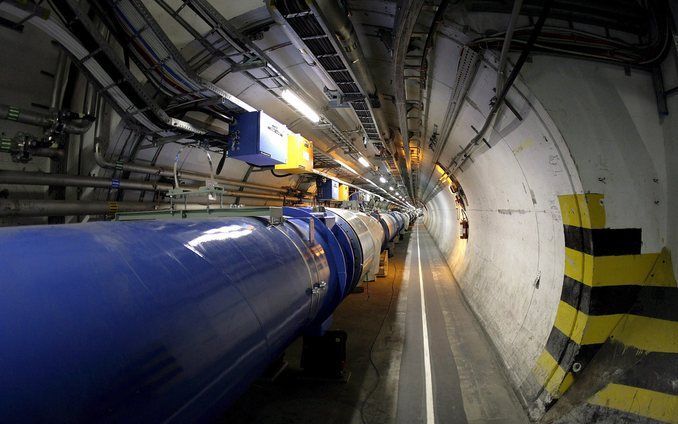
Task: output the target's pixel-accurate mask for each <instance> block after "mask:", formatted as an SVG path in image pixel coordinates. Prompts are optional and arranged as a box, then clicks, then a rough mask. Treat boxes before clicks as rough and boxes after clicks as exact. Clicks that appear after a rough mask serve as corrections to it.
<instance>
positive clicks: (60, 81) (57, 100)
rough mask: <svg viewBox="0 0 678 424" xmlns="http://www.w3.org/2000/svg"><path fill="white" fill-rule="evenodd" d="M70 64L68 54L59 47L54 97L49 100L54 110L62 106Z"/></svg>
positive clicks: (53, 88)
mask: <svg viewBox="0 0 678 424" xmlns="http://www.w3.org/2000/svg"><path fill="white" fill-rule="evenodd" d="M68 65H69V59H68V55H67V54H66V53H65V52H64V51H63V50H62V49H59V55H58V58H57V66H56V72H55V73H54V85H53V86H52V98H51V100H50V102H49V106H50V108H52V109H54V110H56V109H59V108H61V100H62V99H61V97H62V95H63V89H64V81H66V80H67V79H68V71H69V66H68Z"/></svg>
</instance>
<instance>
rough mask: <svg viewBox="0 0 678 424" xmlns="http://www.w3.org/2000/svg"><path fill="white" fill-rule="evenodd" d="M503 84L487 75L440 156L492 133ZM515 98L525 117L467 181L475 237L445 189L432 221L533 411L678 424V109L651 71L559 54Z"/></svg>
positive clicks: (431, 210)
mask: <svg viewBox="0 0 678 424" xmlns="http://www.w3.org/2000/svg"><path fill="white" fill-rule="evenodd" d="M672 65H673V64H669V65H668V66H672ZM667 73H668V72H667ZM495 75H496V74H495V73H494V71H493V70H492V69H490V68H488V67H483V68H482V69H479V73H478V75H477V76H476V78H475V79H474V82H473V84H472V86H471V89H470V90H469V93H468V96H467V102H466V103H465V106H464V107H463V109H462V111H461V114H460V116H459V119H458V121H457V123H456V124H455V127H454V129H453V131H452V133H451V136H450V139H449V140H448V148H447V149H446V150H445V152H444V154H443V156H442V157H441V160H440V162H442V163H445V164H446V163H449V161H450V160H451V159H452V154H451V152H455V153H456V152H458V151H459V149H460V147H461V146H463V145H465V144H466V143H468V141H469V140H470V139H471V138H472V135H473V134H472V133H469V131H468V129H469V128H470V126H471V125H473V126H474V127H476V128H480V127H481V126H482V124H483V121H484V117H485V116H486V114H487V112H488V110H487V109H488V107H485V109H482V107H478V105H487V104H488V103H489V102H488V101H487V99H488V98H490V97H491V96H492V95H493V92H491V84H487V81H494V78H495ZM672 83H674V82H668V83H667V86H672ZM509 100H510V101H511V103H512V104H513V105H514V106H515V108H516V109H518V111H519V112H520V114H521V115H522V117H523V120H522V121H519V120H518V119H517V118H516V116H515V115H514V114H512V113H511V112H510V111H504V112H503V114H502V115H501V116H500V117H499V119H498V120H497V122H496V123H495V127H494V130H493V131H492V133H491V134H488V135H487V136H486V138H487V140H488V142H489V144H490V145H491V146H492V147H491V148H487V147H482V148H481V149H480V150H478V151H477V152H475V153H474V154H473V155H472V158H471V160H469V161H467V162H466V164H465V165H464V166H463V167H462V169H461V170H459V171H457V172H456V173H455V177H456V178H457V180H458V182H459V183H460V185H461V187H462V189H463V190H464V193H465V195H466V198H467V200H468V204H467V205H466V215H467V216H468V222H469V238H468V240H462V239H460V238H459V235H458V234H459V223H458V220H459V211H458V207H459V205H457V204H456V203H455V198H454V194H453V193H452V192H451V191H450V190H449V189H448V188H445V189H443V190H442V191H440V192H439V193H438V194H437V195H436V196H435V197H434V198H432V199H431V200H430V201H429V202H428V203H427V204H426V210H425V218H424V222H425V224H426V226H427V227H428V229H429V231H430V232H431V234H432V235H433V237H434V238H435V239H436V241H437V243H438V245H439V247H440V250H441V252H442V253H443V255H444V256H445V258H446V259H447V262H448V264H449V265H450V267H451V269H452V272H453V274H454V276H455V278H456V280H457V281H458V283H459V285H460V286H461V288H462V291H463V293H464V296H465V298H466V300H467V301H468V302H469V304H470V305H471V307H472V309H473V310H474V312H475V313H476V314H477V316H478V317H479V319H480V321H481V322H482V324H483V325H484V327H485V329H486V331H487V333H488V334H489V336H490V338H491V339H492V341H493V343H494V345H495V347H496V349H497V351H498V354H499V357H500V358H501V360H502V362H503V363H504V365H505V367H506V369H507V373H508V375H509V377H510V380H511V382H512V384H513V385H514V387H515V388H516V389H517V391H518V393H519V395H520V396H521V397H522V399H523V401H524V402H525V404H526V406H527V407H528V409H529V410H530V413H531V416H532V417H533V418H535V419H542V420H543V421H546V422H552V421H558V420H565V419H567V420H570V421H568V422H588V421H590V420H591V419H592V418H596V419H598V420H603V422H606V420H607V421H610V422H613V421H615V420H619V419H624V418H629V417H631V418H632V419H634V420H638V419H640V420H657V421H660V422H678V408H677V407H676V399H677V398H676V395H678V387H676V384H675V381H678V375H677V374H678V372H677V371H676V367H675V364H676V355H675V354H676V353H678V346H677V345H676V344H677V342H676V339H678V325H677V321H678V316H676V313H675V312H671V311H672V310H675V307H676V305H677V304H678V296H676V291H677V290H676V281H675V278H674V275H675V272H676V266H677V265H678V263H675V262H674V263H673V264H672V262H671V257H670V252H671V251H676V248H677V247H678V242H677V240H676V236H675V234H676V225H677V223H678V219H676V218H675V217H673V216H671V214H670V211H671V209H670V206H671V205H674V204H675V202H676V199H678V193H677V190H676V179H675V178H671V174H672V173H673V174H674V177H675V172H676V171H675V167H673V169H672V167H671V166H670V165H671V164H672V163H673V164H675V162H676V155H675V144H676V121H677V119H676V116H678V102H676V101H675V99H669V108H670V113H671V114H670V115H669V116H667V117H660V116H659V114H658V111H657V106H656V100H655V95H654V89H653V85H652V78H651V75H649V74H647V73H644V72H640V71H635V70H634V71H631V72H630V74H627V73H625V71H624V69H623V68H620V67H616V66H611V65H605V64H597V63H593V62H582V61H577V60H571V59H563V58H548V57H534V58H533V62H532V63H529V64H527V65H526V66H525V67H524V68H523V72H522V75H521V79H519V81H518V82H517V83H516V85H515V86H514V89H513V90H512V91H511V93H510V94H509ZM450 145H451V146H452V147H451V148H450ZM621 353H624V355H622V354H621ZM579 382H580V384H577V383H579ZM558 400H561V401H560V402H557V401H558ZM547 411H548V412H547Z"/></svg>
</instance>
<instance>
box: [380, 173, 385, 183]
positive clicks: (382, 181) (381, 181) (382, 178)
mask: <svg viewBox="0 0 678 424" xmlns="http://www.w3.org/2000/svg"><path fill="white" fill-rule="evenodd" d="M379 182H380V183H382V184H386V178H384V177H382V176H381V175H380V176H379Z"/></svg>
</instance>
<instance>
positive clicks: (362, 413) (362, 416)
mask: <svg viewBox="0 0 678 424" xmlns="http://www.w3.org/2000/svg"><path fill="white" fill-rule="evenodd" d="M386 254H387V255H388V253H386ZM397 275H398V268H397V267H396V264H395V263H393V278H391V298H390V299H389V300H388V307H387V308H386V313H384V317H383V318H382V319H381V324H380V325H379V331H377V334H376V335H375V336H374V339H373V340H372V343H371V344H370V354H369V361H370V365H371V366H372V368H374V372H375V373H376V374H377V381H376V382H375V384H374V387H372V389H370V391H369V392H368V393H367V396H365V399H363V401H362V403H361V404H360V420H361V421H362V422H363V424H367V421H366V420H365V405H367V401H368V400H369V399H370V398H371V397H372V395H373V394H374V392H375V391H376V390H377V388H378V387H379V383H380V381H381V373H380V372H379V367H377V364H376V363H375V362H374V358H373V356H372V355H373V353H374V346H375V345H376V344H377V340H378V339H379V336H380V335H381V331H382V330H383V329H384V324H385V323H386V318H388V316H389V314H390V313H391V306H392V305H393V298H394V297H395V279H396V276H397ZM368 287H369V286H368ZM368 298H369V297H368Z"/></svg>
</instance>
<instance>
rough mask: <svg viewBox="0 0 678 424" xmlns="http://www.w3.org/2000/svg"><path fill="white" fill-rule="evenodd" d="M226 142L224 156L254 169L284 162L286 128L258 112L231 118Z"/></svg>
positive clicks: (285, 157)
mask: <svg viewBox="0 0 678 424" xmlns="http://www.w3.org/2000/svg"><path fill="white" fill-rule="evenodd" d="M235 119H236V122H235V124H233V125H231V128H230V135H229V139H230V141H231V147H230V149H229V153H228V156H229V157H232V158H235V159H238V160H242V161H245V162H249V163H251V164H253V165H257V166H271V165H278V164H281V163H285V162H287V135H288V134H289V131H288V129H287V127H286V126H285V125H283V124H281V123H280V122H278V121H276V120H275V119H273V118H271V117H270V116H268V115H266V114H265V113H264V112H262V111H255V112H245V113H241V114H239V115H236V117H235Z"/></svg>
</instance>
